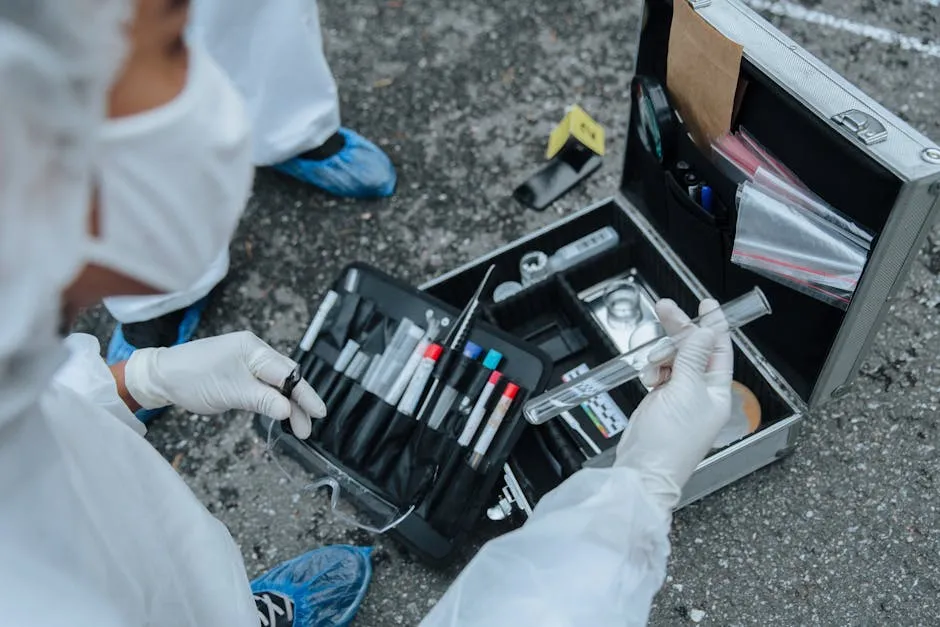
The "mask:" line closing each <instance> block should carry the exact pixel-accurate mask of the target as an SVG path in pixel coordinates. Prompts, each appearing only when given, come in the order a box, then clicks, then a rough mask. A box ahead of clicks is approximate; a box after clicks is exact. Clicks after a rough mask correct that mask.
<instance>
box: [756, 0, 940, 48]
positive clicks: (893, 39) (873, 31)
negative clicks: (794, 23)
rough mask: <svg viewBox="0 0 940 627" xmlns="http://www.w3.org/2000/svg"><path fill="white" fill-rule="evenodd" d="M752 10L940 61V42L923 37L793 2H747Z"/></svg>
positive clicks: (937, 1)
mask: <svg viewBox="0 0 940 627" xmlns="http://www.w3.org/2000/svg"><path fill="white" fill-rule="evenodd" d="M921 1H922V2H929V3H930V4H934V3H936V4H937V5H938V6H940V0H921ZM745 2H747V4H748V5H750V6H751V8H753V9H756V10H758V11H768V12H770V13H773V14H774V15H780V16H782V17H787V18H790V19H794V20H801V21H803V22H808V23H810V24H816V25H818V26H824V27H828V28H834V29H836V30H841V31H844V32H846V33H852V34H853V35H859V36H861V37H867V38H868V39H871V40H873V41H877V42H880V43H883V44H889V45H891V44H894V45H897V46H900V47H901V49H902V50H911V51H913V52H919V53H920V54H923V55H926V56H928V57H935V58H938V59H940V42H936V41H925V40H924V39H922V38H920V37H911V36H910V35H902V34H901V33H898V32H896V31H893V30H890V29H887V28H882V27H880V26H871V25H869V24H862V23H861V22H853V21H852V20H847V19H845V18H842V17H835V16H834V15H829V14H828V13H823V12H822V11H814V10H813V9H807V8H806V7H802V6H800V5H798V4H794V3H793V2H785V1H782V0H745Z"/></svg>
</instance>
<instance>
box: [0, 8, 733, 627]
mask: <svg viewBox="0 0 940 627" xmlns="http://www.w3.org/2000/svg"><path fill="white" fill-rule="evenodd" d="M122 8H123V7H122V4H121V2H120V0H72V2H68V3H62V2H57V1H56V0H32V1H31V2H7V1H3V2H0V84H2V85H4V86H5V88H6V89H5V98H4V103H3V106H2V107H0V164H2V166H3V167H0V301H2V302H3V303H4V308H3V310H2V313H0V317H2V318H0V388H2V389H0V555H2V556H3V559H2V560H0V583H2V588H0V589H2V592H0V616H3V624H4V625H11V626H13V627H19V626H20V625H30V626H38V627H46V626H50V627H51V626H57V627H58V626H60V625H69V626H74V625H78V626H84V625H95V626H102V627H111V626H114V627H117V626H119V625H120V626H127V625H141V626H143V625H148V626H157V627H163V626H167V627H169V626H174V627H176V626H196V625H199V626H205V625H226V626H236V627H237V626H240V625H244V626H246V627H247V626H248V625H252V626H255V625H259V624H260V625H262V626H263V627H272V626H273V627H293V626H295V625H296V626H297V627H301V626H305V625H313V624H318V625H319V624H327V625H345V624H348V623H349V621H350V620H351V617H352V613H354V611H355V608H356V607H357V606H358V602H359V600H361V598H362V595H363V594H364V591H365V583H367V580H368V553H367V551H356V550H355V549H354V548H353V547H333V548H332V550H333V551H334V552H333V553H330V554H329V555H327V556H324V554H323V553H318V552H317V551H314V552H311V553H308V554H306V555H303V556H300V557H299V558H295V559H294V560H290V561H289V562H286V563H285V564H283V565H281V566H279V567H277V568H275V569H274V570H272V571H271V572H270V573H268V574H267V575H265V576H262V577H261V578H259V579H258V580H256V581H255V582H254V583H253V584H249V581H248V579H247V577H246V575H245V572H244V566H243V563H242V559H241V556H240V554H239V551H238V547H237V546H236V545H235V543H234V541H233V540H232V538H231V536H230V535H229V533H228V531H227V530H226V529H225V527H224V526H223V525H222V524H221V523H220V522H219V521H217V520H216V519H215V518H213V517H212V516H211V515H210V514H209V512H208V511H207V510H206V509H205V508H204V507H203V506H202V505H201V504H200V503H199V502H198V501H197V499H196V497H195V496H194V495H193V494H192V492H191V491H190V490H189V489H188V487H187V486H186V485H185V483H184V482H183V481H182V479H181V478H180V477H179V476H178V475H177V473H176V472H175V471H174V470H173V468H172V467H171V466H170V465H169V464H168V463H167V462H166V460H164V459H163V458H162V457H161V456H160V455H159V454H158V453H157V452H156V450H154V449H153V448H152V447H150V445H149V444H148V443H147V442H146V440H145V439H144V438H143V437H141V436H142V433H143V430H144V427H143V426H142V425H141V424H140V423H139V421H138V420H137V419H136V418H134V417H133V414H131V413H130V411H129V408H134V407H136V406H138V405H139V406H142V407H155V406H158V405H160V404H167V403H176V404H178V405H180V406H182V407H184V408H185V409H188V410H189V411H193V412H200V413H207V414H211V413H218V412H221V411H224V410H227V409H231V408H236V409H245V410H249V411H258V412H263V413H266V414H267V415H269V416H271V417H273V418H276V419H281V420H288V419H289V420H291V425H292V428H293V429H294V430H295V432H296V433H297V434H298V435H299V436H301V437H302V436H303V433H304V432H305V430H309V428H310V426H309V425H310V420H311V418H319V417H322V415H323V412H324V407H323V404H322V402H321V401H320V399H319V398H318V397H317V396H316V393H315V392H314V391H313V390H312V389H311V388H310V387H309V386H308V385H306V384H305V383H304V382H301V383H300V384H298V385H297V387H296V388H295V389H294V392H293V394H292V397H291V399H290V400H289V399H287V398H285V397H283V396H281V395H280V393H279V392H278V391H277V389H276V388H277V387H278V386H279V385H280V383H281V382H283V380H284V379H285V378H286V377H287V375H288V374H289V373H290V372H291V370H292V369H293V368H294V366H295V364H294V363H293V362H291V360H289V359H287V358H286V357H284V356H282V355H280V354H278V353H277V352H275V351H273V350H272V349H271V348H270V347H268V346H267V345H266V344H264V343H263V342H262V341H261V340H259V339H258V338H255V337H254V336H252V335H251V334H248V333H244V332H243V333H235V334H230V335H225V336H219V337H216V338H209V339H205V340H199V341H195V342H191V343H188V344H186V345H185V346H179V347H173V348H156V349H143V350H140V351H137V352H135V354H134V355H133V356H132V357H131V359H130V360H129V361H128V362H127V363H125V364H120V365H118V366H117V367H115V368H114V369H113V370H108V369H107V368H106V367H105V365H104V363H103V362H102V361H101V360H100V359H97V360H96V359H94V357H95V353H96V352H97V344H96V342H95V340H94V339H93V338H89V337H88V336H84V337H83V336H72V337H71V338H70V340H69V342H68V344H69V345H70V348H72V355H71V359H70V360H69V361H68V363H67V364H66V365H65V368H64V370H62V371H61V372H60V373H59V376H58V379H57V380H55V381H53V377H54V376H55V374H56V372H57V370H60V369H61V368H62V364H63V362H65V361H66V357H67V356H68V351H67V349H66V348H65V347H64V346H63V342H62V341H61V339H60V332H59V329H61V328H62V326H63V313H62V310H63V307H62V306H61V305H62V303H63V300H64V301H65V305H66V307H65V309H66V310H72V309H73V308H74V307H75V306H81V305H84V304H87V302H88V301H90V300H93V299H94V298H97V297H99V296H101V295H107V294H114V293H128V292H130V293H147V292H156V291H160V290H171V289H175V288H176V287H177V286H178V285H180V284H181V283H185V281H186V280H189V279H190V278H191V277H190V276H188V273H187V272H185V269H186V268H188V267H191V266H188V265H186V264H180V265H179V266H177V267H174V266H169V267H165V268H161V267H160V266H159V264H156V255H158V254H159V252H160V251H162V249H163V248H162V247H165V246H169V245H170V244H167V243H166V241H163V242H140V250H138V251H136V252H137V254H138V255H140V256H141V257H143V258H144V259H150V260H151V262H152V263H151V264H140V265H137V266H133V267H132V266H130V265H126V264H123V263H121V262H113V261H111V259H112V255H111V253H110V252H109V246H110V245H111V244H110V242H111V236H110V235H109V232H108V231H109V229H108V225H109V223H113V221H118V220H120V221H121V223H133V222H134V221H135V220H141V219H144V217H143V216H141V215H137V214H135V213H134V212H133V210H130V211H129V215H128V216H125V217H122V218H116V217H112V216H111V211H109V210H108V209H106V208H105V207H102V206H98V205H95V204H94V203H93V201H92V199H93V198H94V195H95V194H94V184H93V176H92V175H93V165H92V164H93V161H92V160H93V157H94V139H95V138H94V137H93V136H92V131H93V129H94V128H95V127H96V125H97V124H98V123H100V119H101V118H103V116H104V113H103V110H104V98H103V94H104V91H105V89H106V87H107V85H108V83H109V81H110V78H111V76H112V74H113V72H114V71H115V70H116V67H115V66H116V64H117V63H116V60H118V59H120V56H121V55H120V51H121V48H122V46H121V38H120V37H119V36H118V35H119V33H120V28H121V24H122V18H123V17H124V14H123V12H122ZM227 117H228V118H229V119H230V120H237V119H238V118H239V117H240V116H239V114H238V113H237V112H235V111H230V112H229V115H228V116H227ZM236 126H237V125H236ZM208 135H210V136H212V137H215V139H216V141H221V139H220V136H221V137H226V136H227V137H229V138H230V140H231V141H233V142H234V143H235V144H238V140H237V136H238V133H230V134H226V133H215V132H212V133H208ZM207 154H211V151H206V152H195V153H194V155H193V157H192V158H193V159H206V158H207ZM163 182H164V184H166V185H173V184H174V181H172V180H165V181H163ZM114 210H115V211H116V209H114ZM170 215H171V217H172V214H170ZM208 215H209V217H208V218H205V222H200V223H199V224H196V225H192V226H191V228H193V229H195V230H196V232H199V233H202V234H203V235H204V236H208V233H209V232H214V231H216V230H222V231H223V232H222V233H220V234H219V235H218V237H228V236H229V235H230V234H231V231H232V230H233V229H234V226H235V223H236V222H237V216H232V215H230V214H228V213H226V212H224V211H220V212H215V213H212V212H208ZM160 219H161V220H162V218H160ZM125 221H126V222H125ZM168 224H169V225H172V220H169V222H168V223H165V224H164V223H161V224H160V225H159V226H158V227H155V228H154V233H155V234H162V235H163V237H164V239H168V240H169V241H170V242H176V240H174V239H172V238H170V237H168V234H172V232H171V231H169V230H168V226H167V225H168ZM155 239H159V238H155ZM173 245H176V244H175V243H174V244H173ZM174 250H175V251H176V252H177V253H178V254H186V255H194V254H198V251H195V250H190V249H187V248H185V247H181V248H179V249H174ZM63 294H64V295H65V296H64V299H63V297H62V295H63ZM715 306H716V303H714V301H706V302H704V303H703V304H702V307H701V309H700V311H707V310H710V309H712V308H714V307H715ZM657 307H658V313H659V315H660V317H661V319H662V322H663V326H664V327H665V328H666V330H667V331H668V332H669V333H675V332H676V330H677V329H680V328H684V327H685V326H687V325H689V324H690V322H689V319H688V317H687V316H686V315H685V314H684V313H682V312H681V311H680V310H679V309H678V307H677V306H676V305H675V304H674V303H672V302H671V301H662V302H660V303H659V304H658V305H657ZM89 342H90V343H92V344H95V346H94V347H93V348H92V349H91V350H86V349H87V348H88V347H87V346H85V344H87V343H89ZM731 369H732V352H731V344H730V339H729V335H728V332H727V330H726V329H723V330H715V329H700V330H696V331H695V332H694V333H692V334H691V336H690V337H689V338H688V339H686V340H685V341H684V342H683V343H682V345H681V346H680V347H679V351H678V354H677V356H676V358H675V361H674V363H673V364H672V366H671V368H668V369H667V368H662V369H658V370H656V371H655V372H652V373H646V380H647V382H650V381H652V380H653V379H656V380H663V379H664V378H665V377H664V375H665V374H666V372H668V371H671V376H670V377H669V380H668V381H667V382H665V383H662V384H661V385H659V387H658V388H657V389H656V390H655V391H654V392H652V393H651V394H649V395H648V396H647V398H646V399H645V400H644V401H643V403H642V404H641V405H640V407H639V408H638V409H637V410H636V411H635V412H634V414H633V415H632V416H631V420H630V424H629V426H628V428H627V430H626V431H625V433H624V435H623V439H622V441H621V443H620V445H619V447H618V458H617V462H616V463H615V465H614V467H612V468H609V469H595V470H582V471H580V472H578V473H576V474H575V475H574V476H573V477H571V478H570V479H569V480H567V481H566V482H564V483H563V484H562V485H561V486H559V487H558V488H557V489H556V490H554V491H553V492H552V493H550V494H549V495H547V496H546V497H545V498H544V499H543V500H542V501H541V502H540V503H539V505H538V506H537V507H536V509H535V512H534V514H533V516H532V517H531V518H530V520H529V521H528V522H527V523H526V524H525V525H524V526H523V527H521V528H520V529H518V530H516V531H514V532H512V533H509V534H506V535H505V536H502V537H500V538H497V539H496V540H493V541H491V542H489V543H487V544H486V545H485V546H484V547H483V548H482V549H481V551H480V552H479V553H478V555H477V556H476V557H475V558H474V559H473V560H472V561H471V563H470V564H469V565H468V567H467V568H466V569H465V570H464V572H463V573H462V574H461V575H460V576H459V577H458V579H457V581H456V582H455V583H454V585H453V586H452V587H451V589H450V590H449V591H448V592H447V593H446V594H445V596H444V597H443V598H442V599H441V601H440V602H439V603H438V604H437V606H436V607H435V608H434V609H433V610H432V612H431V613H430V614H429V616H428V617H427V618H426V619H425V621H424V622H423V623H422V624H423V625H424V626H425V627H438V626H454V625H513V626H515V625H520V624H523V625H538V626H542V625H572V626H573V625H579V626H580V625H595V626H606V625H611V626H614V625H616V626H618V627H619V626H621V625H640V624H643V623H645V621H646V618H647V615H648V612H649V606H650V602H651V599H652V597H653V595H654V594H655V592H656V590H657V589H658V587H659V586H660V584H661V582H662V580H663V577H664V575H665V563H666V556H667V554H668V539H667V533H668V528H669V523H670V515H671V510H672V509H673V508H674V507H675V505H676V504H677V503H678V499H679V495H680V492H681V489H682V486H683V485H684V484H685V482H686V481H687V480H688V478H689V477H690V475H691V473H692V471H693V470H694V468H695V466H696V465H697V463H698V461H699V460H701V459H702V458H703V457H704V455H705V454H706V453H707V451H708V449H709V447H710V445H711V443H712V442H713V441H714V439H715V436H716V434H717V433H718V432H719V430H720V429H721V427H722V426H723V425H724V424H725V423H726V422H727V420H728V418H729V417H730V406H731V388H730V385H731ZM321 551H323V550H321ZM336 551H338V552H339V553H336ZM324 563H326V564H328V565H329V567H330V569H331V570H328V571H327V572H324V570H323V569H322V566H323V564H324ZM323 597H329V598H331V599H339V600H338V602H336V603H334V604H332V605H331V604H329V603H326V604H324V603H321V602H322V600H323ZM322 608H325V609H322ZM321 611H322V612H323V613H321ZM315 621H317V622H315Z"/></svg>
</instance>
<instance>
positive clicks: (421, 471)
mask: <svg viewBox="0 0 940 627" xmlns="http://www.w3.org/2000/svg"><path fill="white" fill-rule="evenodd" d="M446 441H447V438H446V437H445V436H444V434H443V433H439V432H437V431H435V430H434V429H431V428H430V427H428V426H427V424H425V423H420V424H419V425H418V428H417V429H415V431H414V434H413V435H412V437H411V440H410V441H409V442H408V445H407V446H405V448H404V449H403V450H402V453H401V456H400V457H399V458H398V462H397V463H396V464H395V465H394V466H393V467H392V470H391V472H390V473H388V476H387V477H386V478H385V481H384V482H383V484H384V486H385V488H386V490H387V491H388V493H389V495H390V496H391V497H392V498H393V499H394V501H395V503H397V504H398V505H410V504H412V503H415V502H417V501H418V500H420V499H421V497H423V496H424V495H425V494H426V493H427V491H428V490H429V489H430V488H431V485H432V483H433V482H434V480H435V478H436V477H437V473H438V467H437V460H438V458H439V457H440V451H441V447H442V446H444V444H445V443H446Z"/></svg>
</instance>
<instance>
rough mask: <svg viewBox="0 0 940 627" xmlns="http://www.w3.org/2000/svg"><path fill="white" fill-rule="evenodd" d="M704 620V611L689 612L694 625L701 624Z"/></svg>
mask: <svg viewBox="0 0 940 627" xmlns="http://www.w3.org/2000/svg"><path fill="white" fill-rule="evenodd" d="M704 618H705V611H704V610H689V620H691V621H692V622H693V623H700V622H702V620H703V619H704Z"/></svg>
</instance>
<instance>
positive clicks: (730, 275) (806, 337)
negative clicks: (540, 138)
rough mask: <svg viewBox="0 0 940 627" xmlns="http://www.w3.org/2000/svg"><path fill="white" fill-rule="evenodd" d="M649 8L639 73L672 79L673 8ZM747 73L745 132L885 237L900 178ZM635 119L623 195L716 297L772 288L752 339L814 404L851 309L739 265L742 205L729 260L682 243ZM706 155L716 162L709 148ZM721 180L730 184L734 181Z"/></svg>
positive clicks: (741, 119) (729, 228) (727, 231)
mask: <svg viewBox="0 0 940 627" xmlns="http://www.w3.org/2000/svg"><path fill="white" fill-rule="evenodd" d="M647 5H648V10H649V14H648V20H647V22H646V27H645V30H644V31H643V33H642V35H641V39H640V46H639V54H638V56H637V69H636V71H637V73H638V74H646V75H651V76H654V77H656V78H658V79H659V80H660V81H662V82H663V83H665V80H666V60H667V58H668V42H669V29H670V25H671V21H672V5H671V2H668V1H667V0H650V1H649V2H648V3H647ZM741 71H742V76H743V77H744V78H745V80H746V82H747V86H746V90H745V92H744V97H743V100H742V103H741V107H740V110H739V113H738V116H737V119H736V121H735V125H736V127H737V126H740V127H743V128H745V129H747V131H748V132H749V133H751V134H752V135H753V136H754V137H755V138H756V139H757V140H758V141H759V142H760V143H761V144H762V145H763V146H764V147H766V148H767V149H768V150H770V151H771V152H772V153H773V154H774V155H775V156H776V157H778V158H780V159H781V160H782V161H783V162H784V163H786V165H787V166H788V167H789V168H790V169H791V170H793V172H794V173H795V174H796V175H797V176H799V177H800V178H801V179H802V180H803V182H805V183H806V184H807V185H808V186H809V187H810V188H811V189H812V190H813V191H814V192H815V193H816V194H818V195H819V196H821V197H822V198H823V199H824V200H826V201H827V202H829V203H830V204H831V205H833V206H834V207H835V208H836V209H838V210H839V211H841V212H842V213H844V214H846V215H847V216H848V217H850V218H851V219H853V220H855V221H856V222H858V223H859V224H861V225H862V226H864V227H866V228H868V229H870V230H871V231H873V232H874V233H875V234H876V241H877V234H878V233H879V232H880V231H881V229H883V228H884V225H885V223H886V221H887V219H888V215H889V213H890V211H891V209H892V207H893V205H894V202H895V200H896V198H897V196H898V194H899V192H900V189H901V182H900V181H899V180H898V179H897V177H895V176H894V175H893V174H892V173H891V172H890V171H888V170H887V169H885V168H884V167H883V166H881V165H880V164H878V163H877V162H875V161H874V160H873V159H871V158H869V157H868V156H867V155H866V154H865V153H864V152H863V151H862V150H860V149H859V148H858V147H857V146H856V145H854V144H853V143H852V142H851V141H850V140H849V139H848V138H846V137H845V136H843V135H842V134H840V133H839V132H837V131H836V130H834V129H833V128H831V127H830V126H829V125H828V124H826V123H825V122H824V121H822V120H819V119H818V118H817V117H815V116H814V115H813V114H812V113H811V112H810V111H809V110H808V109H807V108H806V107H805V106H804V105H802V104H801V103H800V102H798V101H796V100H795V99H794V98H793V97H792V96H791V95H790V94H788V93H787V92H785V91H784V90H783V89H781V88H780V86H779V85H777V84H776V83H775V82H774V81H773V80H772V79H770V78H769V77H768V76H766V75H765V74H763V73H762V72H760V71H759V70H758V69H757V68H755V67H754V66H752V65H751V64H750V63H748V62H747V61H746V60H745V61H744V62H743V63H742V68H741ZM635 121H636V116H631V128H630V131H629V133H628V139H627V141H628V144H627V157H626V159H625V161H624V173H623V179H622V190H623V192H624V194H625V195H626V196H627V197H628V198H629V199H631V200H632V201H633V202H634V203H635V204H637V206H638V207H639V208H640V209H641V210H642V211H644V213H645V214H646V215H648V217H650V219H651V220H652V221H653V222H654V224H656V226H657V227H658V228H660V229H661V230H662V232H663V235H664V237H665V238H666V240H667V241H668V242H669V243H670V245H671V246H673V247H674V248H676V249H677V253H678V254H679V255H680V256H682V258H683V261H684V262H685V263H686V265H687V266H689V267H690V268H692V269H693V270H696V272H697V274H698V275H699V278H700V280H702V282H703V284H704V285H705V287H706V288H708V290H709V291H710V292H711V293H712V294H713V295H715V296H716V297H717V298H719V299H724V300H727V299H728V298H733V297H735V296H738V295H739V294H740V293H742V292H744V291H745V290H747V289H749V288H750V287H752V286H754V285H758V286H760V287H761V288H762V289H763V290H764V291H765V293H766V294H767V297H768V299H769V301H770V303H771V306H772V307H773V309H774V313H773V315H772V316H770V317H768V318H765V319H762V320H759V321H757V322H755V323H754V324H753V325H751V326H749V327H748V329H747V331H746V333H747V335H748V337H749V338H751V340H752V341H753V342H754V344H755V345H756V346H757V347H758V348H759V349H760V350H761V352H762V353H763V354H764V355H765V356H766V357H767V358H768V360H769V361H770V362H771V363H772V364H773V365H774V366H775V367H776V368H777V369H778V370H779V371H780V373H781V374H782V375H783V376H784V377H785V378H786V379H787V380H788V381H789V382H790V384H791V385H792V386H793V387H794V389H795V390H796V391H797V393H798V394H799V395H800V396H801V397H802V398H803V399H804V400H808V399H809V397H810V396H811V395H812V392H813V388H814V387H815V385H816V381H817V380H818V378H819V375H820V373H821V372H822V368H823V366H824V365H825V362H826V359H827V358H828V356H829V353H830V352H831V350H832V348H833V344H834V342H835V338H836V335H837V333H838V331H839V328H840V327H841V325H842V321H843V320H844V317H845V312H844V311H842V310H841V309H838V308H836V307H832V306H830V305H827V304H825V303H822V302H820V301H818V300H816V299H814V298H812V297H810V296H807V295H805V294H802V293H801V292H798V291H796V290H793V289H790V288H788V287H785V286H783V285H780V284H778V283H776V282H773V281H770V280H768V279H765V278H763V277H759V276H758V275H756V274H754V273H752V272H749V271H747V270H744V269H742V268H739V267H738V266H735V265H734V264H732V263H731V261H730V242H731V241H732V240H733V236H734V213H735V212H734V208H733V207H729V209H730V216H729V218H730V219H729V222H728V224H727V225H724V226H716V227H715V228H716V229H717V230H719V231H721V234H722V236H723V237H724V239H725V241H726V242H728V243H729V245H728V246H725V247H724V248H723V249H721V255H720V256H718V255H717V251H718V250H719V248H718V247H714V246H713V247H691V246H681V245H680V246H678V247H677V246H676V244H677V243H681V240H682V238H683V236H685V237H686V238H687V237H688V234H684V235H683V234H682V233H678V232H677V229H676V228H674V227H673V228H671V229H670V228H668V227H670V226H673V225H670V224H669V221H668V217H667V216H666V208H665V207H663V206H661V204H662V202H663V200H662V196H661V195H660V194H655V193H654V194H651V193H650V191H649V190H650V185H651V183H650V182H649V178H650V176H651V174H650V164H649V160H645V159H644V156H645V151H644V150H643V147H642V144H641V143H640V142H639V141H637V140H636V139H635V136H636V133H635V129H634V127H633V125H634V123H635ZM689 144H691V142H689ZM700 156H701V157H702V158H706V159H707V158H709V155H708V154H707V153H706V152H704V151H701V155H700ZM664 175H665V173H664ZM720 183H721V186H724V185H725V184H726V183H727V181H722V182H720ZM656 184H657V185H658V182H657V183H656ZM655 189H658V188H655ZM708 251H711V252H708Z"/></svg>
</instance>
